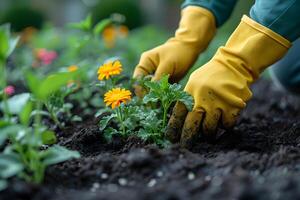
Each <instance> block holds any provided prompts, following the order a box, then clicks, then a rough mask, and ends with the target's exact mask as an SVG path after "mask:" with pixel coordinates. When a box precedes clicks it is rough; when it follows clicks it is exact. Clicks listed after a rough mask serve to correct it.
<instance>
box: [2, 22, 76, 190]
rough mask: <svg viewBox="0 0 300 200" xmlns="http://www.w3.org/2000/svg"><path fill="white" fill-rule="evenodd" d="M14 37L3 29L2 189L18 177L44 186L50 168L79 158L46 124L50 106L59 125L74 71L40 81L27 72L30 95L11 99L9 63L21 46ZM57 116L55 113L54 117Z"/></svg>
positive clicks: (16, 96) (7, 28)
mask: <svg viewBox="0 0 300 200" xmlns="http://www.w3.org/2000/svg"><path fill="white" fill-rule="evenodd" d="M17 40H18V39H17V38H12V37H11V34H10V31H9V26H7V25H6V26H1V27H0V44H1V45H0V58H1V61H0V63H1V71H2V72H3V73H1V74H0V78H1V88H4V90H3V92H2V95H1V97H2V101H1V104H0V108H1V110H2V113H3V117H2V118H1V119H0V147H4V150H3V152H2V153H0V168H1V171H0V190H2V189H4V188H5V187H6V186H7V181H6V180H7V179H8V178H10V177H12V176H18V177H20V178H22V179H25V180H26V181H29V182H34V183H41V182H42V181H43V178H44V173H45V169H46V167H47V166H49V165H52V164H56V163H60V162H63V161H65V160H69V159H71V158H78V157H79V156H80V155H79V153H78V152H76V151H70V150H68V149H66V148H64V147H62V146H59V145H53V146H49V145H51V144H55V143H56V140H57V139H56V135H55V133H54V132H53V131H51V130H49V129H48V128H47V127H46V126H44V125H43V124H42V112H43V111H42V107H43V105H44V106H47V108H48V111H49V114H50V115H51V116H52V117H53V120H54V121H55V123H59V121H58V120H57V118H56V114H55V113H54V110H55V108H56V107H61V106H62V105H61V104H63V101H62V102H58V101H59V100H60V99H61V98H63V97H61V96H59V97H57V96H56V94H57V93H59V92H60V91H61V90H62V88H63V86H65V85H66V84H67V83H68V81H70V80H71V79H73V78H74V77H75V73H74V72H65V73H64V72H62V73H55V74H52V75H50V76H47V77H45V78H44V79H42V80H40V79H39V78H38V77H36V76H35V75H34V74H33V73H30V72H27V73H26V82H27V84H28V87H29V89H30V93H22V94H18V95H15V96H13V97H11V98H8V95H10V94H12V88H10V89H9V88H8V86H6V82H7V78H6V66H5V65H6V60H7V58H8V56H9V55H10V54H11V53H12V51H13V50H14V48H15V47H16V44H17ZM46 113H48V112H46ZM53 113H54V114H53Z"/></svg>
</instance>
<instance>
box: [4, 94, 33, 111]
mask: <svg viewBox="0 0 300 200" xmlns="http://www.w3.org/2000/svg"><path fill="white" fill-rule="evenodd" d="M29 98H30V94H29V93H22V94H18V95H15V96H13V97H11V98H9V99H8V100H7V104H8V109H9V111H10V113H12V114H19V113H20V112H21V111H22V109H23V108H24V106H25V104H26V103H27V101H28V99H29ZM0 108H1V110H3V109H4V104H3V102H2V103H1V104H0Z"/></svg>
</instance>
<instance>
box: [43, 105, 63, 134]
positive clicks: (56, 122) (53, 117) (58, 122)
mask: <svg viewBox="0 0 300 200" xmlns="http://www.w3.org/2000/svg"><path fill="white" fill-rule="evenodd" d="M45 106H46V108H47V110H48V111H49V113H50V117H51V119H52V120H53V121H54V123H55V124H56V125H57V126H58V127H59V128H60V129H62V128H63V125H62V124H61V123H60V121H59V120H58V118H57V116H56V113H55V112H54V110H53V109H51V108H50V107H49V106H48V105H47V104H46V103H45Z"/></svg>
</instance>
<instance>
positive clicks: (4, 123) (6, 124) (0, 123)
mask: <svg viewBox="0 0 300 200" xmlns="http://www.w3.org/2000/svg"><path fill="white" fill-rule="evenodd" d="M8 125H10V123H9V122H8V121H6V120H1V119H0V128H3V127H5V126H8Z"/></svg>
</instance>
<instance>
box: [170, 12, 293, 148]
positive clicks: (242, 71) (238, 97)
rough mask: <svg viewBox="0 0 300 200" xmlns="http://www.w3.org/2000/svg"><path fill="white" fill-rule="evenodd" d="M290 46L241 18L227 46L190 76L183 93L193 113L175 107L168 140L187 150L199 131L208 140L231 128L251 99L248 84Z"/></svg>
mask: <svg viewBox="0 0 300 200" xmlns="http://www.w3.org/2000/svg"><path fill="white" fill-rule="evenodd" d="M290 46H291V44H290V42H289V41H287V40H286V39H284V38H283V37H281V36H280V35H278V34H276V33H275V32H273V31H271V30H270V29H268V28H266V27H264V26H262V25H260V24H258V23H257V22H255V21H254V20H252V19H250V18H248V17H246V16H244V17H243V18H242V21H241V23H240V25H239V26H238V27H237V29H236V30H235V32H234V33H233V34H232V35H231V37H230V38H229V40H228V41H227V43H226V45H225V46H224V47H220V48H219V49H218V51H217V53H216V54H215V56H214V57H213V58H212V59H211V60H210V61H209V62H208V63H207V64H205V65H204V66H202V67H201V68H199V69H197V70H196V71H195V72H193V73H192V75H191V76H190V78H189V81H188V83H187V85H186V87H185V91H186V92H188V93H189V94H191V95H192V96H193V97H194V100H195V104H194V108H193V111H192V112H189V113H188V112H187V110H186V108H185V107H184V106H183V105H182V104H180V103H177V104H176V105H175V108H174V110H173V114H172V116H171V118H170V121H169V124H168V128H167V133H166V134H167V136H168V137H169V138H170V139H171V140H172V141H173V142H176V141H178V140H180V143H181V145H182V146H188V145H190V144H191V142H192V141H193V138H195V136H197V133H198V132H199V131H202V132H203V133H204V134H207V135H210V136H211V135H212V134H214V133H215V132H216V129H217V127H218V126H219V125H220V126H222V127H224V128H230V127H232V126H233V125H234V124H235V122H236V119H237V117H238V115H239V112H240V110H241V109H243V108H244V107H245V106H246V102H247V101H248V100H249V99H250V97H251V95H252V93H251V91H250V89H249V86H250V84H251V83H253V82H254V80H256V79H257V78H258V77H259V74H260V73H261V72H262V71H263V70H264V69H265V68H266V67H268V66H270V65H271V64H273V63H274V62H276V61H277V60H279V59H280V58H281V57H283V55H284V54H285V53H286V52H287V50H288V49H289V47H290ZM181 130H182V132H181Z"/></svg>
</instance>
